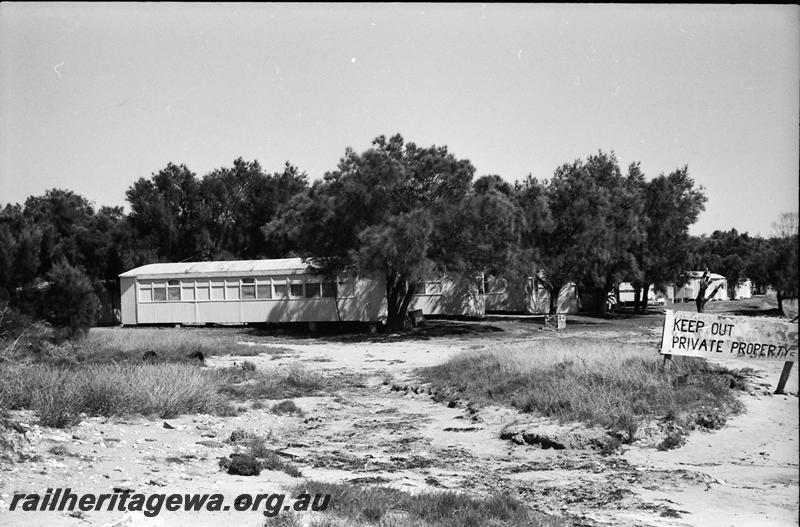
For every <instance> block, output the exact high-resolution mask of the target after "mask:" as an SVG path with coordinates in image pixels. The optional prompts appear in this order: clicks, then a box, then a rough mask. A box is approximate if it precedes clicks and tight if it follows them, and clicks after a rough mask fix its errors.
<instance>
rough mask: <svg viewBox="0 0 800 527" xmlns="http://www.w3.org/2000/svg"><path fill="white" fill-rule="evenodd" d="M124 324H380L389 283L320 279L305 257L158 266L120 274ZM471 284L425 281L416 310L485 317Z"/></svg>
mask: <svg viewBox="0 0 800 527" xmlns="http://www.w3.org/2000/svg"><path fill="white" fill-rule="evenodd" d="M119 278H120V308H121V318H122V324H124V325H136V324H186V325H194V324H207V323H218V324H247V323H264V322H335V321H339V320H341V321H345V322H350V321H361V322H377V321H381V320H385V318H386V288H385V285H384V282H383V280H382V279H377V278H376V279H370V278H362V277H354V276H350V277H340V278H338V279H337V280H336V281H335V282H334V281H332V280H330V279H326V278H325V277H323V276H320V275H318V274H314V273H313V272H312V271H311V269H310V268H309V266H308V265H307V264H305V263H303V260H302V259H300V258H282V259H275V260H241V261H224V262H186V263H157V264H150V265H144V266H142V267H137V268H136V269H131V270H130V271H127V272H125V273H122V274H121V275H119ZM473 282H474V281H471V280H455V281H454V280H449V279H447V278H443V279H441V280H438V281H430V282H425V283H424V286H423V287H421V289H420V291H419V292H418V294H417V295H416V297H415V298H414V299H413V300H412V303H411V305H410V306H409V309H410V310H411V309H421V310H422V312H423V314H425V315H466V316H478V317H480V316H483V315H484V313H485V307H484V304H485V302H484V295H483V291H482V290H481V289H480V287H479V286H478V285H476V284H475V283H473Z"/></svg>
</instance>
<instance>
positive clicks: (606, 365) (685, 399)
mask: <svg viewBox="0 0 800 527" xmlns="http://www.w3.org/2000/svg"><path fill="white" fill-rule="evenodd" d="M672 363H673V364H672V366H671V368H670V370H668V371H665V370H664V368H663V367H662V358H661V356H660V355H659V354H658V353H656V352H654V351H652V350H648V349H644V348H640V347H636V346H632V345H620V344H612V343H607V342H599V341H593V340H588V339H570V340H562V341H556V342H537V343H533V344H531V345H530V347H529V348H527V349H524V350H513V351H509V350H500V351H496V352H479V351H472V352H465V353H462V354H460V355H458V356H456V357H454V358H453V359H451V360H450V361H448V362H446V363H444V364H441V365H438V366H433V367H430V368H424V369H422V370H420V373H421V375H422V377H423V378H424V379H425V380H426V381H427V382H430V383H431V384H433V385H434V387H435V388H436V389H437V398H438V399H439V400H443V401H444V400H450V399H453V398H463V399H470V400H475V401H478V402H484V403H500V404H507V405H511V406H515V407H517V408H519V409H520V410H522V411H525V412H535V413H539V414H542V415H545V416H552V417H555V418H557V419H560V420H564V421H582V422H585V423H588V424H591V425H595V424H597V425H601V426H606V427H608V428H612V429H615V430H620V431H622V432H624V437H625V441H626V442H632V441H633V440H634V438H635V434H636V431H637V429H638V426H639V424H640V422H641V421H642V419H645V418H652V417H656V416H663V415H666V414H667V413H668V412H671V413H673V414H674V413H675V412H676V411H677V412H678V413H687V412H690V411H695V410H697V409H698V408H701V407H705V406H710V407H715V408H720V409H722V410H721V411H722V412H723V413H725V412H727V413H735V412H738V411H740V409H741V403H740V402H739V401H738V400H737V399H736V396H735V392H734V391H732V390H731V386H735V385H736V384H735V383H733V382H732V381H731V379H732V378H735V377H736V374H735V373H734V372H731V371H728V370H725V369H724V368H719V367H716V366H711V365H708V364H707V363H705V361H703V360H700V359H694V358H687V357H675V358H674V359H673V361H672ZM678 377H685V378H686V382H685V383H676V382H674V381H675V379H676V378H678Z"/></svg>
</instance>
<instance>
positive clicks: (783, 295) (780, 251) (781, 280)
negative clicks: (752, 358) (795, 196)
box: [766, 213, 800, 315]
mask: <svg viewBox="0 0 800 527" xmlns="http://www.w3.org/2000/svg"><path fill="white" fill-rule="evenodd" d="M797 225H798V221H797V213H789V214H787V213H784V214H781V216H780V218H779V220H778V222H777V223H776V224H775V225H774V230H775V236H773V237H772V238H770V239H769V240H768V241H767V242H768V247H769V250H768V252H767V260H766V271H767V282H768V283H769V284H770V285H771V286H772V287H774V288H775V293H776V298H777V300H778V310H779V311H780V312H781V314H783V315H786V312H785V311H784V304H783V301H784V300H785V299H787V298H797V295H798V257H797V250H798V249H797V248H798V243H799V242H800V240H798V230H797Z"/></svg>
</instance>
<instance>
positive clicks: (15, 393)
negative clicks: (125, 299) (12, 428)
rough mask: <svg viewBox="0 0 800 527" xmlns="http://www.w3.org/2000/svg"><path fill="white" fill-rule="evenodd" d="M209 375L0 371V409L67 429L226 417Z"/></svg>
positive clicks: (114, 367)
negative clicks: (28, 412) (119, 419)
mask: <svg viewBox="0 0 800 527" xmlns="http://www.w3.org/2000/svg"><path fill="white" fill-rule="evenodd" d="M220 388H221V382H220V380H219V379H218V378H217V376H216V375H213V373H212V372H208V371H205V370H203V369H201V368H198V367H195V366H190V365H186V364H160V365H153V364H91V365H86V366H85V367H82V368H74V367H68V368H65V367H57V366H52V365H49V364H4V365H2V366H0V405H3V406H5V407H7V408H31V409H33V410H34V411H36V412H37V414H38V415H39V417H40V421H41V424H43V425H45V426H53V427H65V426H69V425H71V424H74V423H76V422H77V421H78V420H79V419H80V414H81V413H86V414H87V415H90V416H111V415H121V414H143V415H158V416H159V417H161V418H172V417H176V416H178V415H181V414H187V413H224V412H226V411H228V409H229V408H228V407H229V403H228V401H227V399H226V398H225V397H224V395H223V394H222V393H221V390H220Z"/></svg>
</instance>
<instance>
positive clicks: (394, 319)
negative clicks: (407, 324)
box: [386, 277, 401, 332]
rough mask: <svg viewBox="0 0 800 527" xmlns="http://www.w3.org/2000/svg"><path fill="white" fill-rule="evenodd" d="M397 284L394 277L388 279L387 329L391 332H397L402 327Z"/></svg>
mask: <svg viewBox="0 0 800 527" xmlns="http://www.w3.org/2000/svg"><path fill="white" fill-rule="evenodd" d="M397 293H398V291H397V283H396V280H395V278H394V277H391V278H390V277H387V278H386V327H387V329H388V330H389V331H390V332H394V331H397V330H398V329H399V328H400V326H401V321H400V320H398V309H397V308H398V306H397Z"/></svg>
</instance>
